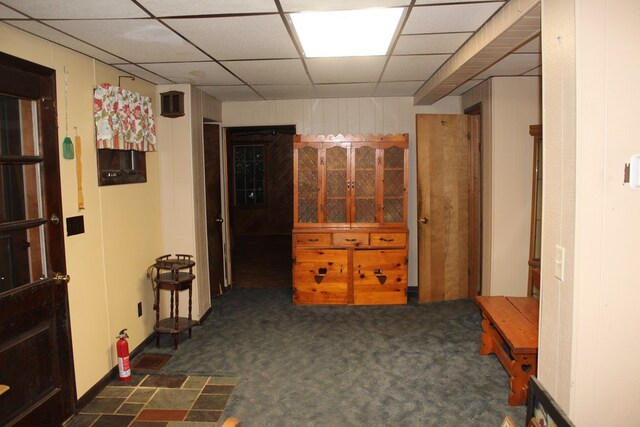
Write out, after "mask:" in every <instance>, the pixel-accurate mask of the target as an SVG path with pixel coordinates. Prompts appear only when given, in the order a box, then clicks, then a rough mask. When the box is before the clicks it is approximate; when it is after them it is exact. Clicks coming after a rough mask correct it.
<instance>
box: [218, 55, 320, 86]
mask: <svg viewBox="0 0 640 427" xmlns="http://www.w3.org/2000/svg"><path fill="white" fill-rule="evenodd" d="M223 65H224V66H225V67H227V68H228V69H230V70H231V71H233V72H234V73H235V74H236V75H237V76H238V77H240V78H241V79H242V80H244V81H245V82H247V83H249V84H251V85H256V84H265V85H285V84H293V85H296V84H309V83H310V82H309V77H308V76H307V73H306V72H305V70H304V66H303V65H302V61H301V60H299V59H276V60H257V61H225V62H223Z"/></svg>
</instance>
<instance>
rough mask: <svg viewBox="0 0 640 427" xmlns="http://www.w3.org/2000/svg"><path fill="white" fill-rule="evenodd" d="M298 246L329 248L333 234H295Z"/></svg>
mask: <svg viewBox="0 0 640 427" xmlns="http://www.w3.org/2000/svg"><path fill="white" fill-rule="evenodd" d="M294 238H295V240H296V245H297V246H329V245H331V234H328V233H325V234H319V233H318V234H294Z"/></svg>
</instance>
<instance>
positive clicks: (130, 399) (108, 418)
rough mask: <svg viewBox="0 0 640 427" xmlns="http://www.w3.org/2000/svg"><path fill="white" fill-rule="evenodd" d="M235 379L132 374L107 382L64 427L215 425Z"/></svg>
mask: <svg viewBox="0 0 640 427" xmlns="http://www.w3.org/2000/svg"><path fill="white" fill-rule="evenodd" d="M237 382H238V378H237V377H207V376H188V375H151V374H149V375H146V374H134V375H133V376H132V378H131V381H130V382H128V383H123V382H120V381H118V380H115V381H113V382H111V383H110V384H109V385H108V386H107V387H105V388H104V390H102V391H101V392H100V394H99V395H98V396H97V397H96V398H95V399H93V400H92V401H91V402H89V403H88V404H87V406H85V407H84V408H82V410H80V413H79V414H78V415H77V416H75V417H74V418H73V419H72V420H71V422H69V423H68V424H67V427H112V426H113V427H120V426H150V427H161V426H167V427H179V426H181V427H182V426H184V427H196V426H198V427H205V426H212V427H213V426H215V424H216V422H217V421H218V420H219V419H220V416H221V415H222V411H223V410H224V407H225V406H226V404H227V400H228V399H229V396H231V393H232V392H233V389H234V387H235V385H236V384H237Z"/></svg>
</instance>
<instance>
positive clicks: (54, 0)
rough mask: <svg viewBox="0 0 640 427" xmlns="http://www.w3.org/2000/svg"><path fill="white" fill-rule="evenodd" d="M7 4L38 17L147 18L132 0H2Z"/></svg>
mask: <svg viewBox="0 0 640 427" xmlns="http://www.w3.org/2000/svg"><path fill="white" fill-rule="evenodd" d="M2 2H3V3H4V4H6V5H7V6H11V7H13V8H14V9H16V10H18V11H20V12H22V13H24V14H25V15H29V16H30V17H32V18H36V19H111V18H146V17H148V16H149V15H148V14H147V13H146V12H145V11H144V10H142V9H140V8H139V7H138V6H136V5H135V3H133V2H132V1H131V0H100V3H96V2H94V1H87V0H29V1H25V0H2Z"/></svg>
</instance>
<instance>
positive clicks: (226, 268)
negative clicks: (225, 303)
mask: <svg viewBox="0 0 640 427" xmlns="http://www.w3.org/2000/svg"><path fill="white" fill-rule="evenodd" d="M211 125H214V126H218V154H219V161H220V164H219V165H218V173H219V175H220V217H221V218H222V221H223V222H222V225H221V226H220V229H221V239H222V269H223V272H222V277H223V283H222V286H223V289H222V290H221V293H220V294H214V293H213V286H214V284H213V283H211V282H210V283H209V290H210V295H211V297H212V298H213V297H215V296H220V295H222V294H223V293H224V292H225V291H226V290H227V288H228V287H229V284H230V276H229V275H230V271H231V270H230V265H229V263H228V254H229V251H228V250H227V244H226V242H227V241H228V239H227V238H226V232H227V230H226V227H225V225H226V224H228V221H227V218H228V217H229V215H228V212H227V210H226V208H225V203H224V201H225V193H224V191H225V188H224V183H223V176H224V170H223V168H224V159H223V152H222V147H223V144H222V124H221V123H220V122H218V121H210V120H207V121H203V122H202V127H203V131H202V134H203V141H204V128H205V127H206V126H211ZM203 150H204V147H203ZM203 157H204V158H203V164H204V168H205V171H204V172H205V177H206V174H207V161H206V154H204V152H203ZM205 179H206V178H205ZM205 191H207V192H208V190H207V189H206V185H205ZM207 197H208V195H207ZM207 210H208V209H207ZM206 216H207V254H208V255H209V248H210V242H209V239H208V235H209V227H211V226H215V224H209V218H208V216H209V215H208V212H207V214H206ZM211 268H212V266H211V265H209V268H208V269H209V278H211V273H210V271H211Z"/></svg>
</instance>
